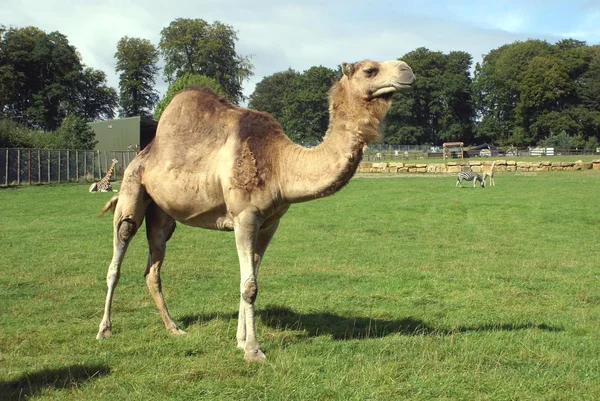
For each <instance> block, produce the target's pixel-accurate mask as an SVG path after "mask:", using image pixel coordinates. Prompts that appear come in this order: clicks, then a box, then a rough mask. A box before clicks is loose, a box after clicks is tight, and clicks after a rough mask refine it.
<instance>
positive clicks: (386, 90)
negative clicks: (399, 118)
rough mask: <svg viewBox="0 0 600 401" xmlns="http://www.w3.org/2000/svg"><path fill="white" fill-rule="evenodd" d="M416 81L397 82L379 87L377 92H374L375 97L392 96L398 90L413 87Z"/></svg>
mask: <svg viewBox="0 0 600 401" xmlns="http://www.w3.org/2000/svg"><path fill="white" fill-rule="evenodd" d="M414 83H415V81H414V80H413V81H412V82H395V83H393V84H391V85H389V86H384V87H382V88H379V89H377V90H376V91H375V92H373V97H389V96H392V95H393V94H394V93H396V92H398V91H401V90H403V89H410V88H412V86H413V84H414Z"/></svg>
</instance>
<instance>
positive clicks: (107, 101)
mask: <svg viewBox="0 0 600 401" xmlns="http://www.w3.org/2000/svg"><path fill="white" fill-rule="evenodd" d="M118 100H119V96H118V94H117V91H116V90H115V88H111V87H109V86H108V85H107V83H106V74H105V73H104V71H100V70H96V69H94V68H91V67H85V68H84V69H83V71H81V73H80V77H79V79H78V80H77V93H76V98H75V101H74V105H75V107H74V110H73V112H74V114H76V115H77V116H79V117H81V118H82V119H84V120H85V121H89V122H91V121H97V120H107V119H112V118H114V117H115V110H116V109H117V107H118Z"/></svg>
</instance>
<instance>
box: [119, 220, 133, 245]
mask: <svg viewBox="0 0 600 401" xmlns="http://www.w3.org/2000/svg"><path fill="white" fill-rule="evenodd" d="M137 228H138V227H137V224H136V223H135V222H134V221H133V220H131V219H129V218H124V219H121V220H120V221H119V224H118V226H117V238H118V239H119V241H122V242H125V243H127V242H129V240H131V238H133V236H134V235H135V233H136V232H137Z"/></svg>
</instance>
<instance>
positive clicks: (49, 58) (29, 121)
mask: <svg viewBox="0 0 600 401" xmlns="http://www.w3.org/2000/svg"><path fill="white" fill-rule="evenodd" d="M0 35H1V38H0V39H1V40H0V65H1V66H2V67H1V68H0V96H2V100H0V105H1V106H2V113H3V114H4V115H5V116H6V117H8V118H10V119H13V120H15V121H17V122H19V123H21V124H25V125H27V126H28V127H30V128H43V129H46V130H53V129H55V128H56V127H58V126H59V124H60V122H61V120H62V118H64V116H65V115H66V113H67V110H68V109H69V106H70V105H69V100H70V99H73V98H74V97H75V92H76V91H77V88H76V81H77V77H78V74H79V71H81V68H82V67H81V62H80V60H79V54H78V53H77V51H76V50H75V48H74V47H73V46H71V45H70V44H69V41H68V40H67V38H66V36H64V35H62V34H61V33H60V32H51V33H49V34H47V33H45V32H44V31H42V30H40V29H38V28H35V27H26V28H9V29H5V28H3V29H1V30H0Z"/></svg>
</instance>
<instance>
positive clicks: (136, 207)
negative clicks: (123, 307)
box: [96, 181, 149, 340]
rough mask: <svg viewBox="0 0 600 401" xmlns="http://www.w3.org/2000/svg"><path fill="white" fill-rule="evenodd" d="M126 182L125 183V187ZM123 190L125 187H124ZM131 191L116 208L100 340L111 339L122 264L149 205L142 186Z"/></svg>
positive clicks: (121, 197) (120, 198) (122, 196)
mask: <svg viewBox="0 0 600 401" xmlns="http://www.w3.org/2000/svg"><path fill="white" fill-rule="evenodd" d="M125 183H126V181H124V182H123V184H124V185H123V186H125ZM122 188H123V187H122ZM134 189H135V190H134V191H131V188H127V187H126V188H125V189H124V190H122V191H121V193H120V194H119V200H118V202H117V206H116V208H115V215H114V220H113V227H114V231H113V257H112V260H111V262H110V266H109V267H108V274H107V275H106V285H107V287H108V292H107V294H106V302H105V304H104V316H103V317H102V321H101V322H100V327H99V329H98V335H97V336H96V338H97V339H98V340H100V339H103V338H106V337H109V336H110V334H111V328H112V325H111V320H110V312H111V305H112V299H113V295H114V291H115V287H116V286H117V283H118V282H119V275H120V272H121V263H122V262H123V258H124V257H125V252H126V251H127V247H128V246H129V243H130V242H131V239H132V238H133V236H134V235H135V233H136V232H137V229H138V228H139V227H140V225H141V224H142V221H143V219H144V212H145V211H146V207H147V205H148V199H149V198H148V196H147V195H146V192H145V190H144V189H143V187H142V186H141V185H138V186H136V187H135V188H134Z"/></svg>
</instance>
